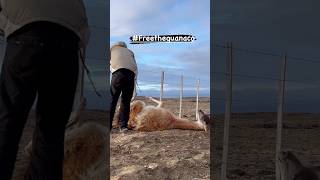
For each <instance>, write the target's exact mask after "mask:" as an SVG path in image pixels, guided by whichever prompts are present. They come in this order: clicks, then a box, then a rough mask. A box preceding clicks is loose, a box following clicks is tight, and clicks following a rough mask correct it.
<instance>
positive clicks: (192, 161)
mask: <svg viewBox="0 0 320 180" xmlns="http://www.w3.org/2000/svg"><path fill="white" fill-rule="evenodd" d="M146 103H147V104H152V102H150V101H146ZM164 107H165V108H167V109H170V110H171V111H172V112H173V113H175V114H177V115H178V112H179V101H177V100H176V99H166V100H165V101H164ZM183 107H184V108H183V116H184V117H185V118H187V119H189V120H195V99H194V98H193V99H192V98H189V99H185V100H184V102H183ZM199 108H200V109H202V110H204V111H205V112H207V113H209V98H202V99H201V100H200V102H199ZM209 151H210V140H209V133H208V132H204V131H190V130H165V131H156V132H134V131H131V132H129V133H128V134H125V135H123V134H121V133H119V131H118V130H113V132H112V134H111V158H110V162H111V164H110V170H111V179H112V180H118V179H121V180H140V179H145V180H148V179H150V180H151V179H152V180H157V179H159V180H160V179H168V180H169V179H185V180H189V179H190V180H191V179H198V180H200V179H203V180H204V179H210V178H209V172H210V171H209Z"/></svg>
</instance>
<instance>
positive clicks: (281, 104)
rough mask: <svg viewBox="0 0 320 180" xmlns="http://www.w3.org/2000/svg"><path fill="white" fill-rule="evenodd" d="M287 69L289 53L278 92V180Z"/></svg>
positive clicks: (284, 62)
mask: <svg viewBox="0 0 320 180" xmlns="http://www.w3.org/2000/svg"><path fill="white" fill-rule="evenodd" d="M286 70H287V54H286V53H285V54H284V56H283V57H282V62H281V71H280V80H279V92H278V98H279V99H278V113H277V137H276V160H275V163H276V164H275V165H276V180H281V173H280V164H279V154H280V152H281V139H282V120H283V108H284V98H285V81H286Z"/></svg>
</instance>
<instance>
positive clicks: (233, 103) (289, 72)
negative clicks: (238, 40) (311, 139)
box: [211, 43, 320, 180]
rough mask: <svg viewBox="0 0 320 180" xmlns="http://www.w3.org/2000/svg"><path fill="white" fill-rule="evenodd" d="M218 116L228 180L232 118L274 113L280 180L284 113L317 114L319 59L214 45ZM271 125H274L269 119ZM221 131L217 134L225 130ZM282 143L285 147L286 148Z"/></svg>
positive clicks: (224, 172)
mask: <svg viewBox="0 0 320 180" xmlns="http://www.w3.org/2000/svg"><path fill="white" fill-rule="evenodd" d="M214 54H215V58H214V62H213V64H214V69H213V70H212V72H211V73H212V74H213V77H211V78H213V79H214V80H213V82H214V83H213V84H212V87H213V94H212V97H211V101H212V102H213V107H214V111H216V112H219V113H221V112H224V115H225V116H224V121H223V123H224V124H223V125H222V126H223V129H224V131H223V132H224V133H223V142H222V144H223V150H222V151H223V152H222V160H221V162H222V163H221V180H225V179H226V178H227V165H228V154H229V135H230V134H229V133H230V130H229V128H230V121H231V117H232V116H231V114H232V113H234V112H276V113H277V116H276V119H277V121H276V122H277V123H276V130H275V134H276V138H275V161H274V162H275V177H276V179H277V180H280V178H281V177H280V176H281V168H280V162H279V154H280V152H281V151H282V149H283V145H282V144H286V145H288V143H287V142H286V141H287V140H289V139H288V136H287V134H284V136H283V132H282V129H283V124H284V121H283V119H284V116H285V115H284V114H285V113H286V112H297V111H298V112H310V111H311V112H317V113H318V112H319V110H320V109H319V108H317V104H318V103H319V102H320V96H319V90H320V80H319V78H318V77H319V76H320V72H319V70H318V69H319V68H320V66H319V65H318V64H319V63H320V58H319V59H311V58H304V57H295V56H291V55H288V54H287V53H274V52H270V51H267V50H262V49H246V48H240V47H234V46H233V44H232V43H227V44H226V45H221V44H214ZM270 121H272V120H271V119H270ZM222 126H221V127H219V128H222ZM283 141H284V142H283Z"/></svg>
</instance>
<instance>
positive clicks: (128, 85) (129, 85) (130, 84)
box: [120, 70, 135, 129]
mask: <svg viewBox="0 0 320 180" xmlns="http://www.w3.org/2000/svg"><path fill="white" fill-rule="evenodd" d="M125 75H126V80H125V82H124V83H123V87H122V95H121V106H122V107H123V111H122V112H121V114H120V121H121V124H120V126H121V129H123V128H128V121H129V116H130V102H131V98H132V93H133V89H134V77H135V75H134V73H133V72H132V71H129V70H126V71H125Z"/></svg>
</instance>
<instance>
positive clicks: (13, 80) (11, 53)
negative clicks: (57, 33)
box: [0, 35, 41, 180]
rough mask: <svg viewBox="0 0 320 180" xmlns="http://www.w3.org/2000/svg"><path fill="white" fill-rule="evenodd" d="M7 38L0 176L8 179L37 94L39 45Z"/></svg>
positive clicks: (0, 82)
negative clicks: (21, 42)
mask: <svg viewBox="0 0 320 180" xmlns="http://www.w3.org/2000/svg"><path fill="white" fill-rule="evenodd" d="M16 41H20V40H19V36H15V35H12V36H11V37H10V38H8V43H7V46H6V53H5V57H4V61H3V65H2V71H1V78H0V179H1V180H10V179H11V176H12V173H13V169H14V165H15V161H16V156H17V152H18V145H19V141H20V139H21V136H22V131H23V128H24V124H25V122H26V119H27V117H28V114H29V111H30V109H31V107H32V104H33V102H34V100H35V96H36V77H37V66H36V64H37V60H38V57H39V50H40V48H41V47H39V46H30V45H28V44H18V43H16Z"/></svg>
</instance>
